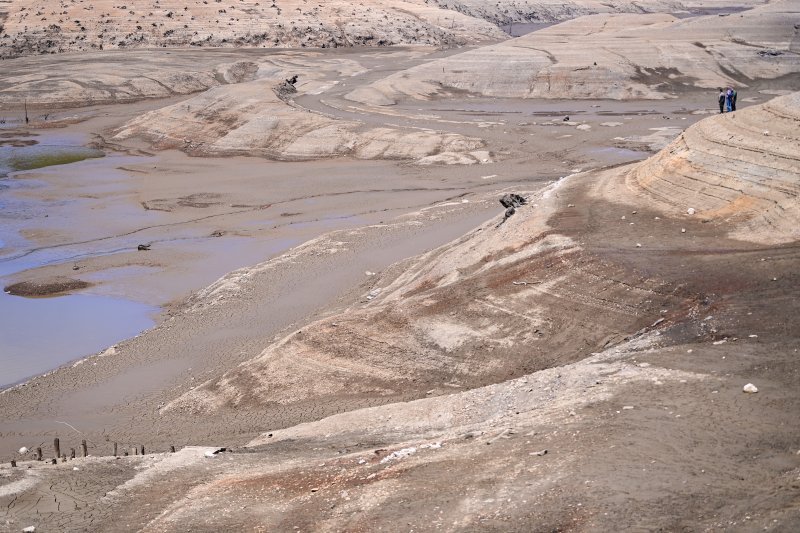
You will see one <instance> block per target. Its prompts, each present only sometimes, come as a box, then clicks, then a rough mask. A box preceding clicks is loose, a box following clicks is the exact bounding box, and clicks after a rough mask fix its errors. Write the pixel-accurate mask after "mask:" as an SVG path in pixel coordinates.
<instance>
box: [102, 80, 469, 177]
mask: <svg viewBox="0 0 800 533" xmlns="http://www.w3.org/2000/svg"><path fill="white" fill-rule="evenodd" d="M282 83H285V81H280V82H279V81H277V80H275V79H272V78H266V79H261V80H256V81H252V82H245V83H240V84H236V85H225V86H221V87H216V88H213V89H210V90H208V91H206V92H203V93H202V94H199V95H197V96H195V97H193V98H191V99H189V100H186V101H184V102H181V103H179V104H174V105H170V106H167V107H164V108H161V109H158V110H155V111H151V112H149V113H145V114H144V115H142V116H140V117H138V118H136V119H134V120H132V121H130V122H128V123H127V124H125V125H124V126H123V127H122V128H120V129H119V130H118V131H117V132H116V134H115V136H114V139H115V140H124V139H129V138H131V137H138V138H143V139H145V140H147V141H148V142H149V143H150V144H151V145H152V146H153V147H154V148H156V149H180V150H183V151H184V152H186V153H188V154H191V155H198V156H203V155H218V156H219V155H248V156H260V157H267V158H270V159H277V160H283V161H304V160H311V159H321V158H327V157H339V156H351V157H355V158H358V159H411V160H420V159H423V158H425V157H428V156H432V155H434V154H437V155H438V154H448V153H455V154H463V155H464V156H465V157H466V158H467V159H468V161H467V162H471V163H477V162H478V161H479V157H480V154H476V155H474V156H470V155H469V153H470V152H474V151H478V150H480V149H481V148H482V147H483V146H484V141H482V140H480V139H477V138H470V137H464V136H462V135H458V134H454V133H438V132H433V131H420V130H401V129H398V128H392V127H371V128H367V127H364V126H363V125H362V124H361V123H360V122H356V121H348V120H337V119H334V118H330V117H327V116H324V115H321V114H318V113H313V112H310V111H307V110H304V109H301V108H298V107H295V106H292V105H290V104H287V103H286V102H285V101H284V100H283V99H282V98H285V97H286V95H285V94H280V95H279V94H278V92H276V90H277V89H279V88H280V86H281V84H282Z"/></svg>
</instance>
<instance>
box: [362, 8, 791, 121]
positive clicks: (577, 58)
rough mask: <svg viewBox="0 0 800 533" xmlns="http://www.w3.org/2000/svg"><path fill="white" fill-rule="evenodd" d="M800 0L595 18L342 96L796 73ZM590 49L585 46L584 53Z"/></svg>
mask: <svg viewBox="0 0 800 533" xmlns="http://www.w3.org/2000/svg"><path fill="white" fill-rule="evenodd" d="M798 23H800V2H798V1H797V0H783V1H779V2H774V3H771V4H769V5H766V6H762V7H757V8H755V9H752V10H749V11H745V12H743V13H738V14H737V13H734V14H730V15H728V16H724V17H723V16H717V15H711V16H705V17H694V18H688V19H677V18H675V17H673V16H672V15H668V14H652V15H594V16H587V17H581V18H578V19H575V20H572V21H569V22H566V23H562V24H559V25H557V26H553V27H550V28H547V29H544V30H541V31H537V32H534V33H531V34H529V35H526V36H523V37H519V38H516V39H512V40H509V41H505V42H503V43H500V44H495V45H490V46H485V47H482V48H479V49H477V50H471V51H467V52H464V53H462V54H458V55H455V56H451V57H447V58H443V59H440V60H438V61H432V62H429V63H426V64H424V65H419V66H416V67H412V68H410V69H408V70H407V71H405V72H401V73H396V74H393V75H391V76H389V77H387V78H385V79H383V80H379V81H377V82H374V83H373V84H371V85H369V86H366V87H364V88H359V89H356V90H355V91H353V92H351V93H350V95H349V96H348V97H349V98H350V99H351V100H353V101H356V102H361V103H365V104H372V105H378V106H380V105H389V104H391V103H394V102H395V101H396V100H397V99H398V98H409V97H410V98H418V99H427V98H431V97H435V96H437V95H438V94H441V93H446V92H447V91H452V90H459V91H468V92H470V93H475V94H478V95H485V96H496V97H508V98H613V99H642V98H646V99H661V98H670V97H675V96H677V95H679V94H680V92H681V91H682V90H684V89H686V88H714V87H718V86H728V85H736V86H738V87H747V86H748V84H749V83H751V81H752V80H757V79H759V80H764V79H776V78H781V77H783V76H788V75H796V74H797V73H798V72H800V54H799V53H798V52H800V48H798V46H800V44H798V40H797V37H796V34H797V30H796V27H795V26H796V25H797V24H798ZM587 50H591V52H587Z"/></svg>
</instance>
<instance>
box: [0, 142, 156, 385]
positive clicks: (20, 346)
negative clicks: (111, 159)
mask: <svg viewBox="0 0 800 533" xmlns="http://www.w3.org/2000/svg"><path fill="white" fill-rule="evenodd" d="M85 140H86V139H85V138H84V137H83V136H80V135H74V134H67V133H63V132H58V133H47V134H44V135H28V134H19V135H13V134H10V133H8V132H6V133H5V134H4V135H3V136H2V138H0V222H2V224H0V277H4V276H8V275H11V274H14V273H16V272H19V271H22V270H26V269H29V268H35V267H38V266H42V265H43V264H47V263H48V262H53V261H58V260H60V259H63V255H62V256H59V254H53V253H50V254H39V255H38V256H33V255H32V254H30V253H29V252H30V251H31V246H32V245H31V243H30V242H28V241H27V240H26V239H25V238H24V237H22V236H21V235H20V230H22V229H24V227H25V226H26V221H29V220H33V219H36V218H41V217H49V214H48V206H46V205H42V203H41V202H37V201H26V200H25V199H21V198H19V197H18V196H17V193H19V192H20V191H24V190H25V189H30V188H36V187H42V186H44V185H43V184H40V183H36V182H35V181H34V182H24V181H23V182H20V181H19V180H16V179H15V178H14V177H13V175H12V176H11V177H9V174H10V173H12V172H14V171H19V170H31V169H39V168H45V167H54V166H57V165H65V164H70V163H76V162H79V161H83V160H86V159H91V158H98V157H102V156H103V155H104V154H103V152H101V151H99V150H95V149H91V148H86V147H85V146H83V145H82V143H83V142H85ZM54 220H55V218H54ZM26 248H27V249H26ZM156 311H157V309H155V308H153V307H151V306H148V305H145V304H142V303H138V302H133V301H130V300H126V299H121V298H113V297H108V296H99V295H91V294H76V295H67V296H60V297H53V298H35V299H29V298H22V297H17V296H11V295H9V294H7V293H5V292H0V369H1V370H0V388H2V387H5V386H8V385H11V384H14V383H16V382H19V381H21V380H24V379H25V378H28V377H30V376H33V375H36V374H40V373H42V372H46V371H48V370H50V369H52V368H55V367H57V366H59V365H62V364H64V363H65V362H68V361H71V360H74V359H76V358H79V357H82V356H85V355H87V354H91V353H95V352H97V351H99V350H102V349H103V348H105V347H107V346H109V345H111V344H113V343H115V342H117V341H119V340H121V339H124V338H127V337H130V336H132V335H136V334H137V333H139V332H141V331H142V330H144V329H147V328H149V327H150V326H152V325H153V318H152V317H153V316H154V315H155V313H156Z"/></svg>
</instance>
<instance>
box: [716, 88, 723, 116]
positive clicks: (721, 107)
mask: <svg viewBox="0 0 800 533" xmlns="http://www.w3.org/2000/svg"><path fill="white" fill-rule="evenodd" d="M717 89H718V90H719V96H718V97H717V100H718V101H719V112H720V113H724V112H725V91H723V90H722V87H717Z"/></svg>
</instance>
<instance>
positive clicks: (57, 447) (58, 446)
mask: <svg viewBox="0 0 800 533" xmlns="http://www.w3.org/2000/svg"><path fill="white" fill-rule="evenodd" d="M53 450H54V455H55V456H56V457H61V443H60V442H59V441H58V437H56V438H54V439H53Z"/></svg>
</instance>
